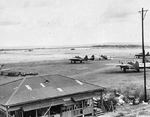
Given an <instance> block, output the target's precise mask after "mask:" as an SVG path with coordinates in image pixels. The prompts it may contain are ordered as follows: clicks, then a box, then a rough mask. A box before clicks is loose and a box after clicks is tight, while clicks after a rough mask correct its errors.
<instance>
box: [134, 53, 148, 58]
mask: <svg viewBox="0 0 150 117" xmlns="http://www.w3.org/2000/svg"><path fill="white" fill-rule="evenodd" d="M147 56H150V54H149V52H147V53H146V54H145V57H147ZM135 58H143V53H139V54H135Z"/></svg>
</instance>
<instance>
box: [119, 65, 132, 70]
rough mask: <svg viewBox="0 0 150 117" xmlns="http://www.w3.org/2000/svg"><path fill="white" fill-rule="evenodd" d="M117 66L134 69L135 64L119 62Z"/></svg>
mask: <svg viewBox="0 0 150 117" xmlns="http://www.w3.org/2000/svg"><path fill="white" fill-rule="evenodd" d="M116 67H121V68H128V69H133V68H134V67H133V65H130V64H118V65H116Z"/></svg>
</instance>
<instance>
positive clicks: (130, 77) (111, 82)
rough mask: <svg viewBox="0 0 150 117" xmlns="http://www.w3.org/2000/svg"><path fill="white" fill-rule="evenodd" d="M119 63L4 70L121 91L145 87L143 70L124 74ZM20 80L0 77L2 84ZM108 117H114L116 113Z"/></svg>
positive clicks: (47, 64)
mask: <svg viewBox="0 0 150 117" xmlns="http://www.w3.org/2000/svg"><path fill="white" fill-rule="evenodd" d="M118 63H119V59H117V58H115V59H113V60H101V61H99V60H96V61H87V62H84V63H82V64H80V63H78V64H71V63H70V61H69V60H61V61H39V62H24V63H13V64H5V66H4V69H5V68H6V69H7V68H10V70H11V71H20V72H36V73H38V75H46V74H60V75H63V76H68V77H71V78H75V79H79V80H84V81H86V82H89V83H92V84H95V85H98V86H101V87H105V88H111V89H120V88H122V87H126V86H129V85H134V84H136V85H139V86H141V85H143V83H144V81H143V79H144V78H143V76H144V72H143V70H141V71H140V72H136V71H134V70H129V71H127V73H124V72H122V71H121V70H120V68H118V67H116V64H118ZM146 71H147V72H146V76H147V90H149V87H150V69H147V70H146ZM28 77H32V76H28ZM33 77H34V76H33ZM20 78H23V76H22V77H8V76H0V84H4V83H7V82H11V81H13V80H16V79H20ZM115 114H116V113H115ZM108 116H109V117H111V116H114V113H113V114H110V115H108Z"/></svg>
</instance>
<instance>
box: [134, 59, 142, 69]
mask: <svg viewBox="0 0 150 117" xmlns="http://www.w3.org/2000/svg"><path fill="white" fill-rule="evenodd" d="M133 66H134V68H135V69H136V70H139V69H140V68H139V62H138V61H136V62H135V64H134V65H133Z"/></svg>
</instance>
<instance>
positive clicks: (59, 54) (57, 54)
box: [0, 47, 150, 63]
mask: <svg viewBox="0 0 150 117" xmlns="http://www.w3.org/2000/svg"><path fill="white" fill-rule="evenodd" d="M147 51H150V49H147V50H146V52H147ZM140 52H142V49H141V48H116V47H84V48H74V49H71V48H55V49H50V48H47V49H46V48H44V49H40V48H38V49H21V50H9V51H8V50H3V51H0V63H17V62H31V61H42V60H65V59H69V58H71V57H74V56H81V57H84V56H85V55H88V56H89V57H90V56H91V55H95V57H96V58H98V57H99V56H100V55H102V54H103V55H108V56H111V57H126V56H130V57H133V56H134V55H135V54H136V53H140Z"/></svg>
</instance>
